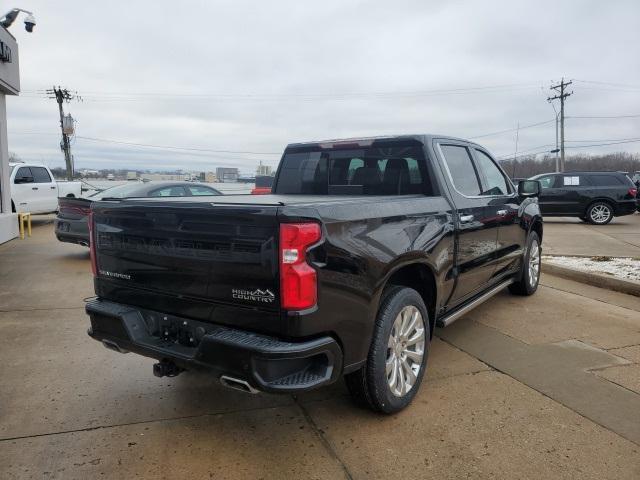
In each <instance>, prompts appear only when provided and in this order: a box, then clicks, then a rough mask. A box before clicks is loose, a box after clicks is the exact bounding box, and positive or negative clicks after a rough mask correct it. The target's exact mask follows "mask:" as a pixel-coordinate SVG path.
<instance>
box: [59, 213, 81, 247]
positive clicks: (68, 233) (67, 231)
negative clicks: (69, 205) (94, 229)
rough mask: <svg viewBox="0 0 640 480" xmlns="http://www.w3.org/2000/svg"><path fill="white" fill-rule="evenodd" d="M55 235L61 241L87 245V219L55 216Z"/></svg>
mask: <svg viewBox="0 0 640 480" xmlns="http://www.w3.org/2000/svg"><path fill="white" fill-rule="evenodd" d="M54 225H55V232H56V237H57V239H58V240H60V241H61V242H68V243H78V244H80V245H85V246H88V245H89V226H88V225H87V220H86V219H82V220H69V219H66V218H56V219H55V221H54Z"/></svg>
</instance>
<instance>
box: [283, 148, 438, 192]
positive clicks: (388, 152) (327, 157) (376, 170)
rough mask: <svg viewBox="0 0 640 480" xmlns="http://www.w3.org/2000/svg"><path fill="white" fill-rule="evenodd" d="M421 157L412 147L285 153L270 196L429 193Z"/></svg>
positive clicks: (311, 149) (419, 152)
mask: <svg viewBox="0 0 640 480" xmlns="http://www.w3.org/2000/svg"><path fill="white" fill-rule="evenodd" d="M425 177H426V175H425V166H424V154H423V151H422V147H420V146H416V145H407V146H403V145H394V146H370V147H361V148H332V149H321V148H318V147H315V148H314V147H311V148H309V149H308V150H306V151H305V150H302V151H300V150H296V151H292V152H285V154H284V157H283V158H282V161H281V163H280V170H279V172H278V178H277V179H276V184H275V188H274V192H275V193H277V194H302V195H305V194H308V195H411V194H418V193H427V194H428V193H430V192H429V191H428V189H429V182H425Z"/></svg>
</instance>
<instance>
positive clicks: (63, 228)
mask: <svg viewBox="0 0 640 480" xmlns="http://www.w3.org/2000/svg"><path fill="white" fill-rule="evenodd" d="M210 195H221V193H220V192H219V191H218V190H216V189H215V188H211V187H210V186H209V185H206V184H202V183H193V182H147V183H135V184H134V183H127V184H124V185H118V186H114V187H110V188H107V189H106V190H102V191H101V192H97V193H94V194H93V195H90V196H89V197H87V198H61V199H59V208H58V215H57V217H56V219H55V222H54V223H55V232H56V237H57V238H58V240H60V241H61V242H68V243H77V244H80V245H84V246H89V227H88V224H87V219H88V218H89V213H90V212H91V204H92V203H93V202H95V201H98V200H102V199H104V198H130V197H196V196H210Z"/></svg>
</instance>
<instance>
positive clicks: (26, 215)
mask: <svg viewBox="0 0 640 480" xmlns="http://www.w3.org/2000/svg"><path fill="white" fill-rule="evenodd" d="M25 221H26V222H27V233H28V235H29V236H31V212H23V213H19V214H18V224H19V226H20V239H21V240H24V222H25Z"/></svg>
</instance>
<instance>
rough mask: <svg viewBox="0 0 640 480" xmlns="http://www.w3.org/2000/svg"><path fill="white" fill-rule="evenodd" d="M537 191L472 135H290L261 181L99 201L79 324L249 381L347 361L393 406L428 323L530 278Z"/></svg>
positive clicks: (380, 403) (169, 358)
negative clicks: (254, 190)
mask: <svg viewBox="0 0 640 480" xmlns="http://www.w3.org/2000/svg"><path fill="white" fill-rule="evenodd" d="M538 192H539V183H538V182H537V181H525V182H521V183H520V184H519V186H518V189H517V190H516V189H515V188H514V186H513V184H512V183H511V181H510V180H509V179H508V177H507V176H506V175H505V173H504V172H503V171H502V170H501V168H500V167H499V165H498V164H497V162H496V161H495V160H494V158H493V157H492V156H491V154H490V153H489V152H488V151H487V150H485V149H484V148H483V147H481V146H480V145H477V144H475V143H471V142H468V141H465V140H460V139H456V138H447V137H435V136H429V135H415V136H400V137H388V138H375V139H355V140H354V139H352V140H346V141H326V142H314V143H302V144H300V143H298V144H292V145H289V146H288V147H287V148H286V150H285V152H284V155H283V158H282V160H281V162H280V166H279V168H278V171H277V174H276V177H275V180H274V185H273V194H272V195H244V196H240V195H236V196H222V197H219V198H217V199H215V200H214V201H212V200H211V199H208V198H207V199H203V198H197V197H191V198H189V197H183V198H143V199H113V200H111V199H108V200H107V199H103V200H102V201H100V202H95V203H94V204H93V205H92V220H91V223H90V224H91V231H92V241H91V245H92V248H91V252H92V254H91V258H92V267H93V272H94V275H95V282H94V284H95V293H96V295H97V298H96V299H95V300H94V301H91V302H89V303H88V304H87V306H86V311H87V313H88V314H89V316H90V319H91V328H90V329H89V335H90V336H91V337H93V338H94V339H96V340H99V341H101V342H102V343H103V344H104V346H106V347H107V348H110V349H113V350H115V351H118V352H128V351H131V352H135V353H138V354H140V355H145V356H148V357H152V358H156V359H158V360H159V362H158V363H156V364H155V365H154V374H155V375H157V376H174V375H177V374H178V373H180V372H181V371H182V370H183V369H205V370H207V371H209V372H210V373H211V374H212V375H214V376H215V377H216V378H219V380H220V382H221V383H222V384H223V385H225V386H227V387H231V388H234V389H238V390H242V391H245V392H250V393H255V392H258V391H265V392H280V393H287V392H300V391H305V390H310V389H313V388H317V387H320V386H323V385H327V384H330V383H332V382H335V381H336V380H337V379H339V378H340V377H341V376H342V375H345V376H346V381H347V385H348V387H349V390H350V391H351V394H352V395H353V396H354V397H355V399H356V400H357V401H359V402H361V403H364V404H366V405H368V406H369V407H371V408H372V409H374V410H376V411H380V412H384V413H392V412H396V411H398V410H400V409H402V408H404V407H406V406H407V405H408V404H409V403H410V402H411V400H412V399H413V397H414V396H415V395H416V392H417V390H418V388H419V386H420V383H421V381H422V378H423V375H424V372H425V369H426V367H427V356H428V354H429V345H430V341H431V338H432V336H433V329H434V326H436V325H439V326H441V327H442V326H446V325H449V324H451V323H452V322H453V321H455V320H456V319H458V318H460V317H461V316H462V315H464V314H465V313H467V312H468V311H469V310H470V309H472V308H473V307H475V306H477V305H479V304H480V303H482V302H484V301H485V300H487V299H488V298H490V297H492V296H493V295H495V294H496V293H497V292H499V291H501V290H503V289H504V288H506V287H508V288H509V290H510V291H511V292H512V293H514V294H517V295H531V294H533V293H534V292H535V291H536V289H537V287H538V280H539V274H540V255H541V247H540V246H541V241H542V227H543V226H542V216H541V215H540V210H539V208H538V202H537V200H536V198H535V197H536V196H537V194H538Z"/></svg>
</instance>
